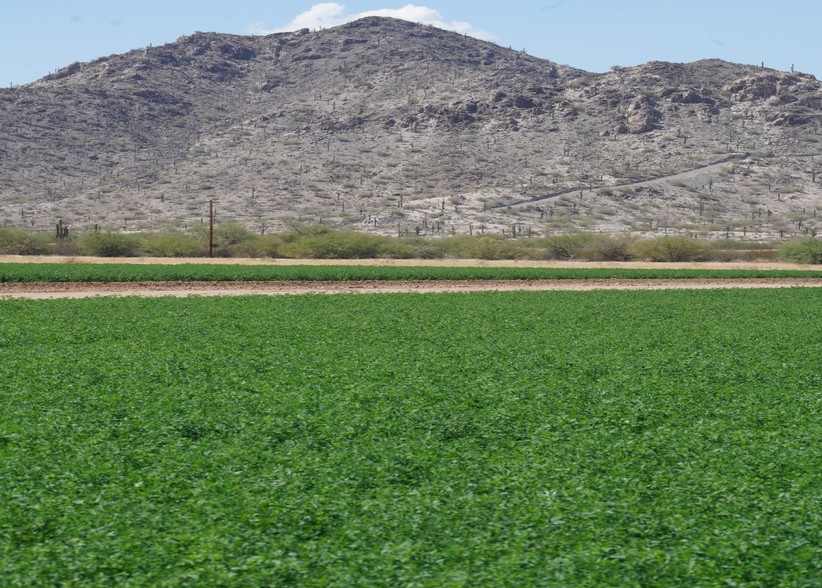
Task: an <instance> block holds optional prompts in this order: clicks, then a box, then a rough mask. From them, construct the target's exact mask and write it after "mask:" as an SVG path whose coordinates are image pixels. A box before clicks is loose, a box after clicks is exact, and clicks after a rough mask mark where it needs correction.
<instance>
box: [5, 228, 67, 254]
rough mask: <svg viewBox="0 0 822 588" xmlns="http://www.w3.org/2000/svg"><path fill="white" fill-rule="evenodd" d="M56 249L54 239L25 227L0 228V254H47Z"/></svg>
mask: <svg viewBox="0 0 822 588" xmlns="http://www.w3.org/2000/svg"><path fill="white" fill-rule="evenodd" d="M54 251H55V244H54V239H52V238H51V237H49V236H47V235H45V234H43V233H34V232H31V231H25V230H23V229H0V254H2V255H46V254H49V253H53V252H54Z"/></svg>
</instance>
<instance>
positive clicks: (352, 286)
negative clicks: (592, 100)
mask: <svg viewBox="0 0 822 588" xmlns="http://www.w3.org/2000/svg"><path fill="white" fill-rule="evenodd" d="M796 287H806V288H807V287H813V288H819V287H822V279H820V278H798V279H737V280H619V279H605V280H436V281H427V280H425V281H423V280H407V281H358V282H298V281H293V282H136V283H134V282H131V283H128V282H115V283H101V282H96V283H0V299H4V298H24V299H53V298H93V297H99V296H146V297H161V296H174V297H187V296H251V295H264V296H275V295H286V294H375V293H392V292H393V293H396V292H417V293H435V292H480V291H497V292H506V291H561V290H564V291H589V290H684V289H698V290H704V289H712V288H723V289H726V288H796Z"/></svg>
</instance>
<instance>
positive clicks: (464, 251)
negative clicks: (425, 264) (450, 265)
mask: <svg viewBox="0 0 822 588" xmlns="http://www.w3.org/2000/svg"><path fill="white" fill-rule="evenodd" d="M420 243H421V245H422V249H423V250H425V249H429V251H427V253H428V254H429V255H428V256H429V257H432V258H442V257H448V258H456V259H516V258H518V257H522V252H521V251H520V248H519V247H518V246H517V242H516V241H508V240H506V239H505V238H503V237H502V236H500V235H475V236H469V235H456V236H453V237H445V238H443V239H430V240H428V239H422V240H421V241H420ZM426 246H428V247H426Z"/></svg>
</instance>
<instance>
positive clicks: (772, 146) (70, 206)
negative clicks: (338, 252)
mask: <svg viewBox="0 0 822 588" xmlns="http://www.w3.org/2000/svg"><path fill="white" fill-rule="evenodd" d="M820 122H822V84H820V83H819V82H818V81H817V80H816V79H815V78H814V77H813V76H811V75H807V74H802V73H798V72H780V71H775V70H770V69H766V68H763V67H759V66H749V65H737V64H732V63H727V62H723V61H719V60H705V61H699V62H695V63H689V64H673V63H662V62H651V63H648V64H645V65H642V66H639V67H630V68H628V67H626V68H614V69H613V70H612V71H610V72H608V73H605V74H594V73H589V72H585V71H582V70H578V69H574V68H572V67H568V66H564V65H559V64H556V63H553V62H550V61H546V60H543V59H538V58H535V57H532V56H530V55H527V54H525V53H524V52H519V51H514V50H511V49H506V48H503V47H500V46H497V45H494V44H491V43H487V42H484V41H479V40H476V39H473V38H470V37H465V36H462V35H459V34H456V33H451V32H447V31H443V30H439V29H436V28H432V27H429V26H424V25H418V24H412V23H408V22H405V21H399V20H392V19H385V18H366V19H362V20H359V21H356V22H353V23H350V24H347V25H343V26H340V27H336V28H333V29H327V30H321V31H314V32H311V31H308V30H303V31H298V32H294V33H282V34H274V35H269V36H262V37H261V36H257V37H250V36H249V37H244V36H232V35H223V34H215V33H196V34H194V35H191V36H186V37H181V38H180V39H178V40H177V41H176V42H174V43H170V44H167V45H164V46H160V47H147V48H143V49H139V50H135V51H131V52H129V53H127V54H124V55H114V56H110V57H104V58H101V59H98V60H96V61H93V62H90V63H74V64H71V65H68V66H66V67H65V68H63V69H61V70H59V71H57V72H55V73H53V74H51V75H49V76H47V77H45V78H43V79H41V80H39V81H37V82H34V83H32V84H28V85H25V86H20V87H14V88H6V89H2V90H0V224H1V225H4V226H25V227H33V228H37V229H41V228H42V229H43V230H50V228H51V227H53V226H54V223H55V222H57V220H63V222H64V223H67V224H68V225H69V226H72V227H74V228H77V229H87V228H90V227H92V226H94V225H98V226H101V227H103V228H111V229H114V230H162V229H187V228H190V227H191V226H192V225H194V224H196V223H201V222H203V220H204V218H205V215H206V214H207V210H208V202H209V200H213V201H214V202H215V205H216V209H217V220H218V222H220V221H225V220H227V219H236V220H237V221H238V222H240V223H242V224H243V225H245V226H247V227H248V228H250V229H252V230H255V231H259V232H261V233H263V232H266V231H276V230H282V229H284V228H286V227H288V226H294V225H299V224H308V223H319V222H322V223H323V224H327V225H329V226H334V227H340V228H351V229H356V230H363V231H366V230H367V231H374V232H379V233H384V234H394V235H396V234H410V235H414V234H421V235H422V234H425V235H429V234H435V235H439V234H452V233H473V234H476V233H486V232H495V233H500V232H503V231H504V232H505V233H506V234H507V235H511V234H512V233H516V234H517V235H525V234H532V235H533V234H538V235H541V234H547V233H555V232H568V231H575V230H592V231H623V230H630V231H634V232H638V233H651V234H656V233H663V232H664V233H668V234H670V233H680V234H698V235H699V236H703V237H706V236H707V237H726V236H731V237H745V238H758V239H770V238H778V237H780V236H792V235H794V234H815V233H816V227H817V226H818V224H817V223H818V222H819V221H818V220H817V216H820V215H822V185H821V183H822V173H819V172H820V171H822V169H820V167H822V166H820V165H819V162H818V157H819V156H820V155H822V147H821V146H820V144H819V141H820V138H821V137H822V135H820ZM817 211H819V212H817Z"/></svg>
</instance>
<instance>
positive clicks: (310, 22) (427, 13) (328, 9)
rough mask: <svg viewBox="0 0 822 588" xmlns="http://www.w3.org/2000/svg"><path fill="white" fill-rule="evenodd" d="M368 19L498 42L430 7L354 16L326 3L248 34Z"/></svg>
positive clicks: (253, 27)
mask: <svg viewBox="0 0 822 588" xmlns="http://www.w3.org/2000/svg"><path fill="white" fill-rule="evenodd" d="M366 16H387V17H390V18H399V19H402V20H408V21H411V22H418V23H422V24H427V25H432V26H435V27H437V28H440V29H445V30H448V31H456V32H458V33H463V34H466V35H470V36H471V37H476V38H478V39H485V40H487V41H492V40H494V39H496V38H497V37H496V35H494V34H492V33H489V32H488V31H483V30H482V29H478V28H475V27H474V26H472V25H471V23H467V22H463V21H459V20H451V21H448V20H445V18H444V17H443V16H442V14H441V13H440V11H439V10H435V9H433V8H428V7H427V6H415V5H414V4H406V5H405V6H403V7H402V8H380V9H378V10H368V11H365V12H358V13H354V14H350V13H347V12H346V10H345V6H343V5H342V4H338V3H337V2H323V3H321V4H315V5H314V6H312V7H311V8H309V9H308V10H306V11H305V12H302V13H300V14H298V15H297V16H296V17H294V18H293V19H292V20H291V22H289V23H288V24H286V25H284V26H282V27H279V28H277V29H268V28H266V27H265V25H264V24H263V23H259V22H257V23H254V24H252V25H250V26H249V27H248V32H249V33H251V34H253V35H270V34H271V33H282V32H287V31H296V30H299V29H306V28H307V29H318V28H329V27H335V26H338V25H341V24H345V23H347V22H351V21H354V20H357V19H360V18H365V17H366Z"/></svg>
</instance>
